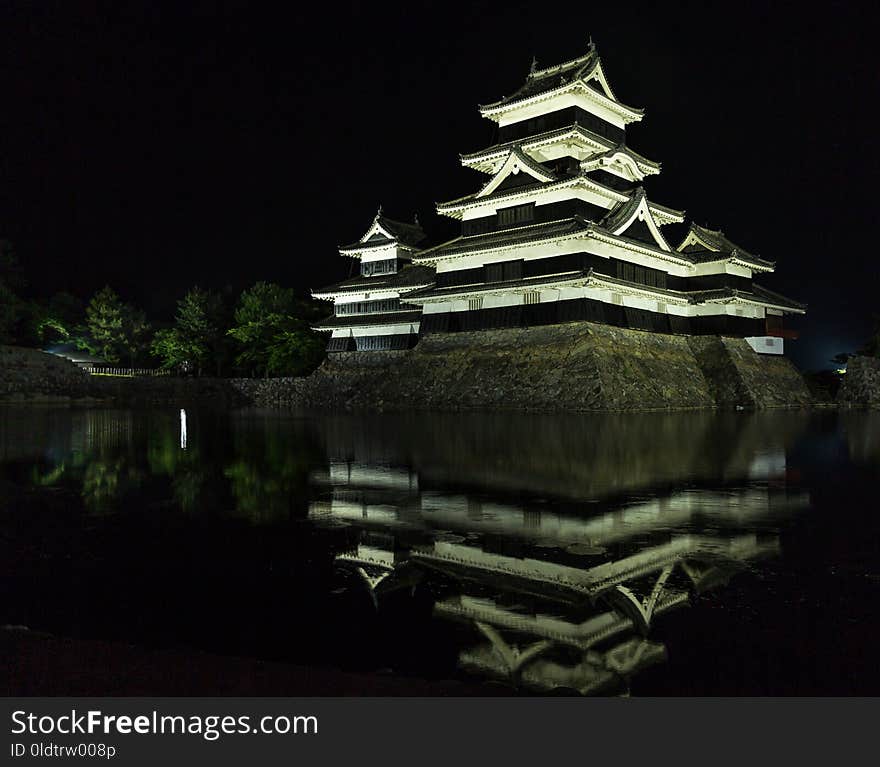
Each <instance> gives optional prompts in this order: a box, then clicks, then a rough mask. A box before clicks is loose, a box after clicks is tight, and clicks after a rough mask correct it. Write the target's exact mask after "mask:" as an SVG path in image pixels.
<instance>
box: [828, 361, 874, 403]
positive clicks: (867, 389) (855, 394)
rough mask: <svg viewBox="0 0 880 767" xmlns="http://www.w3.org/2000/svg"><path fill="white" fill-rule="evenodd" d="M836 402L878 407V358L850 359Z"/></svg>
mask: <svg viewBox="0 0 880 767" xmlns="http://www.w3.org/2000/svg"><path fill="white" fill-rule="evenodd" d="M837 401H838V402H840V403H841V404H845V405H869V406H871V407H880V358H878V357H852V358H850V360H849V362H847V365H846V375H845V376H843V383H842V384H841V387H840V391H839V392H838V395H837Z"/></svg>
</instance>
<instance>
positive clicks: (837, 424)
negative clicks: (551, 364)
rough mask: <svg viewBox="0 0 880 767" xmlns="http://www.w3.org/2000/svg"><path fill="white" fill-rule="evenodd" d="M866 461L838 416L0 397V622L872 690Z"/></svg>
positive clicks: (522, 666) (874, 627)
mask: <svg viewBox="0 0 880 767" xmlns="http://www.w3.org/2000/svg"><path fill="white" fill-rule="evenodd" d="M878 470H880V413H868V412H856V411H851V412H845V413H840V414H839V413H837V412H832V411H824V412H823V411H820V412H813V413H806V412H796V413H787V412H778V413H757V414H754V413H752V414H748V413H725V414H716V413H684V414H681V413H678V414H639V415H602V416H599V415H566V416H547V415H513V414H505V415H474V414H466V415H429V414H413V415H406V416H399V415H384V416H370V417H358V416H348V415H346V416H341V415H340V416H326V415H322V416H310V415H292V414H281V413H276V412H265V411H240V412H231V413H230V412H210V411H193V410H187V411H186V413H185V423H184V422H183V421H182V415H181V413H180V412H179V411H178V410H175V409H155V410H108V409H65V408H37V407H33V408H22V407H19V408H0V597H2V601H0V624H15V625H25V626H27V627H29V628H30V629H32V630H34V631H44V632H50V633H52V634H55V635H58V636H62V637H74V638H87V639H101V640H122V641H125V642H129V643H132V644H137V645H140V646H144V647H151V648H156V647H159V648H169V647H170V648H185V649H193V650H203V651H210V652H213V653H221V654H227V655H236V656H242V657H252V658H261V659H271V660H281V661H285V662H289V663H294V664H299V665H305V666H310V667H329V668H333V669H343V670H356V671H359V672H367V673H376V674H383V675H388V674H391V675H394V676H399V677H412V678H414V679H421V680H424V679H461V680H468V681H477V682H483V681H486V680H496V681H498V682H502V683H503V684H505V685H507V686H509V688H510V690H511V691H521V692H532V693H547V692H551V691H555V692H568V693H571V692H574V691H577V692H579V693H583V694H617V693H627V692H629V693H630V694H633V695H690V694H694V695H740V694H750V695H753V694H757V695H799V694H812V695H826V694H874V695H876V694H878V693H880V662H878V651H877V647H878V638H880V518H878V510H880V507H878V503H877V496H876V487H877V476H878ZM6 661H7V662H12V663H14V662H15V660H14V659H6ZM290 693H291V694H296V691H295V690H291V691H290Z"/></svg>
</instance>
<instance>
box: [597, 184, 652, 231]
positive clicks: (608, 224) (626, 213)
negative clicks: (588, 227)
mask: <svg viewBox="0 0 880 767" xmlns="http://www.w3.org/2000/svg"><path fill="white" fill-rule="evenodd" d="M644 199H645V188H644V187H642V186H637V187H636V188H635V189H634V190H633V193H632V194H631V195H630V198H629V199H628V200H627V201H626V202H621V203H618V204H617V205H616V206H615V207H613V208H612V209H611V210H609V211H608V213H607V215H606V216H605V217H604V218H603V219H602V220H601V221H600V222H599V225H600V226H602V228H604V229H607V230H608V231H609V232H613V231H614V230H615V229H617V227H619V226H621V225H622V224H624V223H626V221H627V219H628V218H629V217H630V216H632V214H633V213H635V211H636V208H638V207H639V204H640V203H641V201H642V200H644Z"/></svg>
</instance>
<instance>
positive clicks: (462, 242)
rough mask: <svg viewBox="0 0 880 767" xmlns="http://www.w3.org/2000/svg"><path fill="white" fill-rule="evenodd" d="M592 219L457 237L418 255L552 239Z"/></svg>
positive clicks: (584, 226) (580, 228)
mask: <svg viewBox="0 0 880 767" xmlns="http://www.w3.org/2000/svg"><path fill="white" fill-rule="evenodd" d="M589 226H590V222H589V221H587V220H586V219H584V218H581V217H580V216H576V217H574V218H566V219H562V220H560V221H550V222H547V223H544V224H533V225H530V226H523V227H518V228H516V229H504V230H503V231H500V232H487V233H485V234H474V235H469V236H467V237H456V238H455V239H454V240H450V241H449V242H445V243H443V244H441V245H435V246H434V247H433V248H427V249H426V250H423V251H422V252H421V253H419V254H418V256H417V258H419V259H422V258H430V259H434V258H445V257H447V256H454V255H458V254H460V253H467V252H470V251H475V250H484V249H488V248H496V247H503V246H505V245H522V244H524V243H527V242H532V241H535V240H543V239H551V238H553V237H559V236H561V235H565V234H571V233H573V232H578V231H583V230H585V229H587V228H589Z"/></svg>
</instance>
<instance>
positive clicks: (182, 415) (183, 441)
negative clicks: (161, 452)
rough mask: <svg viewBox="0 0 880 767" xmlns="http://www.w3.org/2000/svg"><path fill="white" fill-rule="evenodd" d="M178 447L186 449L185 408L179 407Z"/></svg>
mask: <svg viewBox="0 0 880 767" xmlns="http://www.w3.org/2000/svg"><path fill="white" fill-rule="evenodd" d="M180 449H181V450H186V410H184V409H183V408H180Z"/></svg>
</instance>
